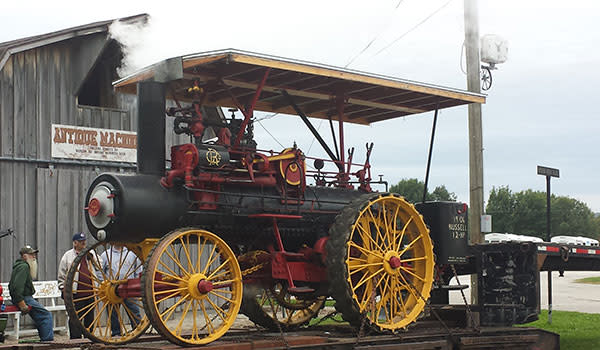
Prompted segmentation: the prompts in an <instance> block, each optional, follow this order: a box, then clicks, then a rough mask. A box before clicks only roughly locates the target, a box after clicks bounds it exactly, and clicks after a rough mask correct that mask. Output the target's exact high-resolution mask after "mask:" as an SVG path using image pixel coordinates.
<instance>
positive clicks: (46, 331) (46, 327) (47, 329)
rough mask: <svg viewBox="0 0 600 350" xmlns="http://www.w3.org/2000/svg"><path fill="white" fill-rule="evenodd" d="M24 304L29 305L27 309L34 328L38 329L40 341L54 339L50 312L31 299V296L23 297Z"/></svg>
mask: <svg viewBox="0 0 600 350" xmlns="http://www.w3.org/2000/svg"><path fill="white" fill-rule="evenodd" d="M23 299H24V300H25V304H27V305H29V306H31V310H29V316H31V318H33V322H34V323H35V328H37V330H38V334H39V336H40V340H41V341H52V340H54V322H53V320H52V313H50V311H48V310H46V308H45V307H44V306H43V305H42V304H40V303H38V302H37V300H35V299H33V297H32V296H26V297H23Z"/></svg>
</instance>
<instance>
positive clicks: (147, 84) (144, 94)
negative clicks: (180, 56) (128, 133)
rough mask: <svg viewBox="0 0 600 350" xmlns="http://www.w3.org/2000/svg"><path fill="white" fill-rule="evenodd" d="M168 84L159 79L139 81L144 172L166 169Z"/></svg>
mask: <svg viewBox="0 0 600 350" xmlns="http://www.w3.org/2000/svg"><path fill="white" fill-rule="evenodd" d="M165 106H166V104H165V86H164V85H163V84H162V83H158V82H155V81H143V82H140V83H138V85H137V110H138V128H137V169H138V173H140V174H149V175H159V176H162V175H164V173H165Z"/></svg>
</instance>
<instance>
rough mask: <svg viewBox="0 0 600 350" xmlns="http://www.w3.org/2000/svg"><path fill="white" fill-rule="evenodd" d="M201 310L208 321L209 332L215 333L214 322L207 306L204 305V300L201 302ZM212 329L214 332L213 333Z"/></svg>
mask: <svg viewBox="0 0 600 350" xmlns="http://www.w3.org/2000/svg"><path fill="white" fill-rule="evenodd" d="M200 308H201V309H202V313H203V314H204V320H205V321H206V326H208V332H209V333H212V332H214V331H215V326H214V325H213V324H212V320H211V319H210V317H208V313H207V311H206V306H205V305H204V300H200ZM211 328H212V331H211Z"/></svg>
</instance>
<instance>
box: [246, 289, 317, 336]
mask: <svg viewBox="0 0 600 350" xmlns="http://www.w3.org/2000/svg"><path fill="white" fill-rule="evenodd" d="M324 304H325V296H318V297H314V298H309V299H298V298H296V297H295V296H293V295H292V294H290V293H289V292H288V291H287V288H286V286H285V285H284V283H282V282H275V281H273V284H272V285H270V286H268V287H265V286H262V285H260V284H246V285H245V286H244V298H243V304H242V309H241V312H242V313H243V314H244V315H246V316H248V318H249V319H250V320H251V321H252V322H254V323H256V324H258V325H260V326H262V327H265V328H267V329H270V330H273V331H279V330H280V329H281V330H293V329H296V328H299V327H300V326H303V325H305V324H307V323H308V322H309V321H310V320H312V319H313V318H314V317H316V316H317V315H318V314H319V311H320V310H321V309H322V308H323V305H324Z"/></svg>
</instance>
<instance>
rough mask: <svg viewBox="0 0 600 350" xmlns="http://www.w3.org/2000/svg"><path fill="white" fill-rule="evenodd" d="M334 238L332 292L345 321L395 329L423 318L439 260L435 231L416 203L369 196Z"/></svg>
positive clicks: (341, 220) (339, 223)
mask: <svg viewBox="0 0 600 350" xmlns="http://www.w3.org/2000/svg"><path fill="white" fill-rule="evenodd" d="M329 236H330V237H329V241H328V243H327V263H328V274H329V281H330V285H331V294H332V296H333V298H334V299H335V300H336V309H337V310H338V311H339V312H340V313H341V314H342V316H343V317H344V319H346V320H347V321H349V322H350V323H351V324H353V325H354V326H357V327H358V326H360V325H361V324H362V322H364V321H366V322H367V323H368V324H369V325H370V326H371V327H372V328H375V329H376V330H391V331H395V330H398V329H402V328H405V327H406V326H408V325H409V324H411V323H412V322H414V321H415V320H416V319H417V318H418V316H419V315H420V314H421V312H422V311H423V309H424V308H425V304H426V302H427V300H428V299H429V295H430V292H431V286H432V283H433V271H434V264H435V262H434V257H433V245H432V243H431V238H430V237H429V230H428V229H427V227H426V225H425V223H424V221H423V218H422V216H421V215H420V214H419V212H417V210H416V209H415V207H414V206H413V205H412V204H410V203H408V202H407V201H405V200H404V198H402V197H400V196H398V195H395V194H370V195H365V196H363V197H361V198H359V199H358V200H356V201H354V202H353V203H351V204H350V205H349V206H348V207H346V208H345V209H344V210H342V212H341V213H340V214H339V215H338V216H337V217H336V220H335V222H334V224H333V226H332V227H331V229H330V232H329ZM363 320H364V321H363Z"/></svg>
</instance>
